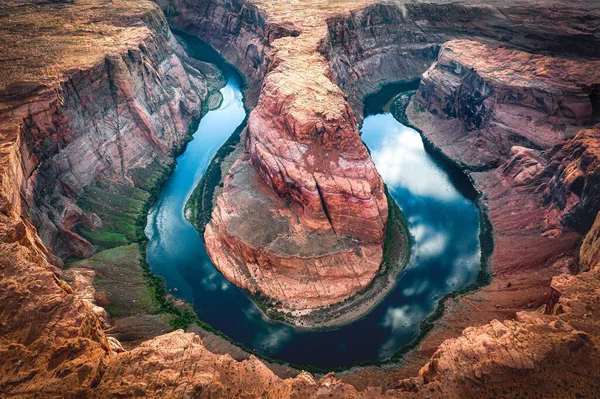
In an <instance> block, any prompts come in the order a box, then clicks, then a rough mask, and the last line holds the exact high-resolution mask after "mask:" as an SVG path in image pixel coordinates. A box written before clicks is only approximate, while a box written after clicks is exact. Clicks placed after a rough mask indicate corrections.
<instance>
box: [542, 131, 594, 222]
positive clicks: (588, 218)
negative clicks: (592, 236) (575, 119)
mask: <svg viewBox="0 0 600 399" xmlns="http://www.w3.org/2000/svg"><path fill="white" fill-rule="evenodd" d="M553 152H554V151H553ZM543 176H551V178H550V181H549V182H548V183H547V185H546V188H545V190H544V194H543V195H544V198H545V200H546V202H548V203H550V204H552V205H553V207H554V210H555V215H553V216H555V217H557V218H559V220H562V221H564V224H566V225H567V226H569V227H571V228H573V229H576V230H578V231H580V232H581V233H585V232H587V231H589V230H590V228H591V227H592V223H593V221H594V218H595V215H596V214H597V213H598V211H600V125H596V126H595V127H593V128H591V129H584V130H582V131H580V132H579V133H577V135H576V136H575V137H574V138H573V139H571V140H568V141H567V142H565V143H564V145H562V146H561V147H560V149H557V150H556V151H555V153H551V158H550V160H549V162H548V165H547V167H546V169H545V170H544V172H543Z"/></svg>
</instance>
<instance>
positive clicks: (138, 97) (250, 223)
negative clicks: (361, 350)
mask: <svg viewBox="0 0 600 399" xmlns="http://www.w3.org/2000/svg"><path fill="white" fill-rule="evenodd" d="M0 20H1V21H2V24H0V26H1V28H0V48H1V49H2V53H1V56H2V62H0V76H2V78H1V79H0V134H1V135H2V149H1V150H0V151H1V153H0V159H1V161H0V162H1V163H0V165H1V167H2V171H1V174H0V176H1V179H2V180H1V181H2V184H1V186H0V193H1V196H0V205H1V206H0V210H1V212H0V232H1V234H0V270H1V272H0V301H1V303H2V307H1V309H0V370H2V377H0V396H5V397H36V396H43V397H148V396H149V397H261V396H262V397H282V398H283V397H342V398H343V397H348V398H355V397H368V398H375V397H407V398H409V397H415V398H418V397H430V398H431V397H440V398H445V397H490V396H492V395H502V396H503V397H520V396H521V395H522V394H524V393H526V394H527V395H528V396H529V397H547V396H549V395H552V396H553V397H593V395H595V394H596V393H597V392H598V383H597V381H598V375H597V374H598V372H597V370H598V369H599V368H598V367H597V366H598V363H599V359H600V356H599V355H598V345H599V344H600V342H599V339H600V328H599V322H598V320H600V316H599V315H598V314H597V309H598V301H599V297H598V295H597V293H598V281H600V280H599V279H598V278H599V276H598V273H599V270H600V269H599V268H598V264H599V263H600V251H599V249H598V248H599V244H600V242H599V236H600V233H599V232H600V216H597V215H598V211H599V210H600V192H599V191H598V190H599V187H600V182H599V170H600V169H599V167H600V160H599V158H600V144H599V142H600V141H599V140H600V128H599V125H598V124H597V123H598V122H600V121H599V119H598V117H599V114H598V110H599V109H600V94H599V90H600V89H599V87H600V61H598V56H599V54H598V49H600V45H599V44H600V43H599V42H600V28H599V27H598V25H597V21H598V20H600V8H599V7H598V5H597V4H596V3H595V2H594V1H587V0H578V1H574V2H570V3H568V4H564V3H561V2H558V1H551V2H544V3H540V2H535V1H518V2H517V1H507V2H503V3H502V4H498V3H497V2H492V1H490V2H486V1H478V2H475V1H473V2H466V3H454V2H446V1H430V2H424V1H416V2H406V3H394V2H390V3H382V4H367V2H358V1H336V2H323V1H318V0H311V1H306V2H275V1H270V0H256V1H254V2H246V1H242V0H217V1H194V2H191V1H187V0H172V1H166V0H159V1H157V2H156V3H153V2H150V1H130V0H115V1H112V2H98V1H97V0H76V1H54V2H41V1H40V2H37V1H36V2H31V3H30V2H27V3H24V2H21V1H19V0H10V1H8V2H5V4H3V6H2V10H1V12H0ZM171 29H175V30H177V31H181V32H185V33H187V34H191V35H196V36H198V37H200V38H202V39H203V40H206V41H207V42H208V43H210V44H211V45H212V46H213V47H214V48H215V49H216V50H218V51H219V52H220V53H221V54H222V55H223V57H225V59H226V60H227V61H228V62H230V63H231V64H232V65H234V66H236V67H237V68H238V69H239V70H240V72H241V73H242V74H243V76H244V77H245V78H246V84H247V90H246V98H245V101H246V106H247V107H248V108H249V109H251V112H250V116H249V118H248V123H247V127H246V130H245V133H244V135H243V137H244V139H243V140H241V141H240V143H239V148H238V149H239V151H238V152H237V153H235V159H234V160H232V166H231V168H230V169H229V170H228V172H227V174H226V175H225V177H224V179H223V182H222V184H223V187H222V189H221V190H220V191H219V192H218V193H217V194H218V195H216V196H215V198H214V200H215V203H216V205H215V208H214V210H213V213H212V220H211V221H210V223H209V224H208V225H207V226H206V231H205V233H204V238H205V240H206V246H207V250H208V252H209V254H210V255H211V258H212V260H213V262H214V264H215V266H216V267H217V268H218V269H219V270H220V271H221V272H222V273H223V274H224V275H225V276H226V277H227V278H228V279H229V280H231V281H232V282H234V283H235V284H237V285H240V286H242V287H244V288H247V289H248V290H250V291H254V292H262V293H264V294H266V295H267V296H268V297H271V298H273V299H275V300H276V301H279V303H280V305H279V306H281V308H280V310H283V311H284V312H288V313H290V314H291V315H293V314H294V312H296V314H298V315H302V314H303V313H302V312H305V311H310V310H313V309H318V308H320V307H324V306H328V305H331V304H334V303H337V302H339V301H341V300H344V299H346V298H349V297H350V296H352V295H354V294H356V293H357V292H359V291H360V290H362V289H364V288H365V287H367V286H368V285H369V283H370V281H372V279H373V278H374V276H375V275H376V274H377V273H378V271H379V268H380V265H381V263H382V260H383V250H384V240H385V237H386V225H388V215H389V214H391V212H389V209H390V208H389V204H388V200H387V199H386V195H385V190H384V185H383V181H382V179H381V177H380V176H379V174H378V172H377V170H376V169H375V165H374V163H373V161H372V160H371V157H370V155H369V153H368V151H367V149H366V147H365V146H364V144H363V143H362V141H361V138H360V136H359V131H358V127H359V125H360V123H361V121H362V118H363V112H362V107H363V101H364V98H365V96H367V95H368V94H370V93H372V92H374V91H377V89H378V88H380V87H382V86H383V85H385V84H386V83H393V82H411V81H415V80H416V79H419V80H420V84H419V87H418V89H417V90H416V92H415V93H414V94H413V95H412V96H411V97H410V100H409V101H408V99H407V98H405V99H406V100H407V101H403V102H402V103H400V102H399V100H400V99H398V100H396V101H397V102H395V103H394V104H395V106H394V104H393V105H392V112H393V113H394V116H395V117H396V118H397V119H398V120H400V121H401V122H403V123H405V124H406V125H409V126H412V127H414V128H416V129H417V130H418V131H419V132H421V134H422V136H423V137H424V139H425V140H426V144H427V145H428V147H429V148H430V150H431V151H436V152H438V153H439V155H440V156H443V157H446V158H447V159H448V160H450V161H452V162H454V163H455V164H457V165H460V167H462V168H464V169H465V170H466V171H468V173H469V176H470V178H471V179H472V181H473V183H474V185H475V188H476V189H477V190H478V191H479V192H480V198H479V203H480V207H481V208H482V209H484V210H485V211H486V212H487V215H488V217H489V221H490V224H491V228H492V232H493V243H488V242H483V241H482V246H492V245H493V252H492V251H491V249H492V248H486V250H487V251H488V252H489V253H491V256H490V258H489V259H484V261H485V262H487V266H488V268H489V271H490V272H491V273H492V275H493V278H492V280H491V283H490V284H489V285H487V286H484V287H482V288H481V289H480V290H478V291H474V292H468V293H465V294H463V295H461V296H459V297H456V298H455V299H448V300H447V301H445V303H444V304H443V305H444V306H445V311H444V313H443V315H442V317H441V318H440V319H439V320H438V321H437V322H436V327H435V329H434V330H433V331H431V332H430V333H429V334H428V335H427V336H426V337H425V338H424V339H423V340H422V341H421V343H420V344H419V346H418V347H417V348H416V349H414V350H413V351H411V352H409V353H408V354H407V355H406V357H405V362H404V363H399V364H394V365H389V366H386V367H375V366H371V367H365V368H356V369H352V370H350V371H347V372H345V373H343V374H341V375H339V374H338V375H334V374H333V373H330V374H326V375H323V376H314V375H311V374H310V373H307V372H300V371H298V370H295V371H291V372H290V371H283V370H282V369H281V368H278V367H276V365H273V364H270V363H269V362H265V361H262V360H259V359H258V358H257V357H255V356H253V355H247V354H245V355H242V356H238V355H237V354H236V355H235V356H236V358H237V360H236V359H234V358H233V357H232V355H231V354H228V353H225V352H227V350H225V351H221V352H220V353H216V351H211V350H209V348H208V345H209V344H208V342H209V341H210V340H211V339H214V338H210V337H207V335H206V332H201V333H200V334H202V335H203V337H206V339H204V338H202V339H201V338H200V337H199V336H198V335H197V334H195V333H194V332H192V331H193V330H194V328H195V327H191V328H190V329H189V330H188V332H185V331H182V330H176V331H172V332H168V333H166V334H165V332H167V331H170V330H172V326H169V325H168V322H165V321H163V322H162V323H163V324H165V325H164V328H162V327H161V328H156V331H152V332H150V333H146V334H141V335H142V337H143V339H142V338H139V337H138V338H136V339H131V340H129V342H128V343H127V342H126V341H127V340H126V339H125V338H123V340H122V341H123V343H122V342H120V341H121V339H119V338H118V336H117V337H115V336H111V334H110V331H111V330H110V328H111V327H110V324H111V323H114V322H115V320H118V318H117V317H114V316H113V315H109V314H107V312H106V310H105V309H103V308H102V307H101V306H99V305H101V302H102V301H101V300H100V299H102V297H101V295H97V294H96V293H94V292H93V291H94V289H96V290H98V288H99V287H100V286H99V285H98V284H97V283H94V282H92V281H93V280H94V279H99V278H102V277H103V274H106V273H108V274H109V275H111V276H115V275H116V274H114V273H115V272H112V273H111V272H110V270H114V271H116V273H120V272H119V264H120V262H123V264H125V260H124V259H128V260H127V265H128V268H131V270H136V273H137V276H138V277H139V276H145V274H144V271H143V266H142V264H143V256H144V253H145V252H144V251H145V250H144V248H143V244H141V246H140V247H138V246H136V244H135V243H134V242H136V240H137V238H138V236H137V234H138V233H137V230H136V229H137V227H138V220H139V219H138V218H139V217H145V215H144V212H146V211H147V208H146V206H147V204H148V201H151V200H152V198H153V196H154V195H156V190H157V187H158V186H159V185H160V183H161V182H162V181H163V180H164V178H165V176H166V175H168V174H169V173H170V172H171V170H172V168H173V160H174V156H175V155H176V154H178V152H179V151H180V150H181V149H182V147H183V146H184V145H185V143H186V141H187V138H188V134H189V130H190V128H193V126H194V123H195V122H194V121H195V120H197V119H198V118H199V117H200V116H201V115H203V114H204V113H205V112H206V110H208V109H210V108H213V107H214V106H215V104H217V103H218V102H219V98H218V96H219V95H218V94H217V93H218V89H219V88H221V87H222V86H223V85H224V81H223V78H222V76H221V74H220V72H219V71H218V69H217V68H215V67H214V66H213V65H211V64H208V63H205V62H201V61H198V60H196V59H194V58H192V57H190V56H189V55H188V53H187V52H186V49H185V46H182V44H181V43H180V42H178V41H177V39H176V38H175V36H174V35H173V33H172V32H171ZM15 40H17V41H18V43H19V45H18V46H15V45H13V42H14V41H15ZM122 214H127V217H119V218H118V217H116V216H119V215H122ZM126 245H127V246H128V252H127V253H126V254H122V253H121V254H117V253H116V252H107V251H115V249H114V248H113V247H116V248H122V247H125V246H126ZM97 250H100V252H98V253H96V254H95V255H94V256H93V257H91V258H89V259H84V260H79V261H78V262H75V263H73V262H72V261H73V260H75V259H80V258H88V257H90V256H92V255H93V254H94V252H95V251H97ZM129 251H131V252H129ZM117 255H118V256H117ZM140 255H141V256H142V258H141V260H140ZM405 255H406V254H405ZM136 259H138V261H136ZM65 263H66V264H67V267H65ZM99 265H100V266H99ZM341 266H343V267H345V268H342V267H341ZM106 268H108V269H106ZM311 268H312V269H314V271H311ZM106 270H109V271H108V272H107V271H106ZM130 278H133V277H130ZM65 280H66V281H65ZM67 281H68V282H67ZM132 281H133V280H132ZM144 281H145V280H140V281H139V282H138V285H140V286H142V287H143V286H144ZM117 282H118V281H117ZM317 283H318V284H317ZM132 284H133V283H132ZM131 286H133V285H129V286H128V287H131ZM126 289H128V288H126ZM139 298H141V297H137V298H136V299H135V300H136V301H137V300H139ZM136 303H137V302H136ZM167 303H171V304H172V306H173V307H175V308H176V309H179V310H176V311H177V312H179V313H180V314H184V313H183V312H184V311H183V310H182V309H184V308H185V305H182V304H178V303H177V301H175V300H173V299H172V298H168V296H167ZM173 303H177V305H174V304H173ZM124 306H130V305H124ZM164 306H168V305H164ZM107 309H108V310H110V308H107ZM108 313H110V312H108ZM147 313H148V314H147V315H145V316H147V318H148V317H149V318H154V319H158V318H159V317H155V316H157V315H156V314H154V313H153V312H152V311H150V310H147ZM160 317H162V316H160ZM135 322H136V321H135V319H134V320H131V319H129V320H128V322H127V323H135ZM146 322H148V320H146ZM127 323H125V324H124V325H125V326H127V325H128V324H127ZM137 323H139V320H138V321H137ZM150 323H152V321H150ZM117 324H118V321H117ZM129 327H130V328H136V327H135V326H129ZM137 328H140V327H139V324H138V327H137ZM141 329H144V328H141ZM124 335H127V334H124ZM142 341H143V342H142ZM274 371H275V372H277V373H278V374H279V375H280V376H283V375H284V374H285V373H286V372H287V373H290V374H287V375H285V377H287V378H282V377H280V376H278V375H276V374H275V372H274Z"/></svg>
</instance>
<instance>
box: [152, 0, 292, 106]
mask: <svg viewBox="0 0 600 399" xmlns="http://www.w3.org/2000/svg"><path fill="white" fill-rule="evenodd" d="M157 3H158V4H159V5H161V7H162V9H163V11H164V12H165V15H166V16H167V18H168V20H169V23H170V24H171V26H172V27H173V28H174V29H178V30H181V31H183V32H186V33H189V34H193V35H196V36H198V37H200V38H202V39H203V40H205V41H207V42H209V43H210V44H211V46H212V47H214V48H215V49H216V50H217V51H219V53H220V54H221V55H223V57H224V58H225V59H226V60H227V61H228V62H229V63H230V64H232V65H234V66H236V67H237V68H239V70H240V71H241V72H242V74H243V76H244V77H245V78H246V80H247V82H246V83H247V90H246V93H245V94H246V101H247V105H248V106H250V107H253V106H254V105H256V102H257V100H258V95H259V92H260V86H261V84H262V80H263V78H264V76H265V74H266V72H267V71H268V70H269V68H270V67H271V59H270V57H269V52H270V51H271V50H270V46H271V42H272V41H273V40H275V39H278V38H280V37H285V36H297V35H298V34H299V32H298V31H297V30H295V29H294V28H293V26H291V25H289V24H276V23H272V22H268V21H267V19H266V16H265V13H264V11H261V10H260V9H259V8H258V7H257V6H256V5H254V4H252V3H251V2H248V1H243V0H217V1H210V0H200V1H191V0H158V1H157Z"/></svg>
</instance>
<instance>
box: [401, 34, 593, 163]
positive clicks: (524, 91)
mask: <svg viewBox="0 0 600 399" xmlns="http://www.w3.org/2000/svg"><path fill="white" fill-rule="evenodd" d="M598 81H600V62H598V61H580V60H578V61H574V60H572V59H566V58H559V57H549V56H542V55H533V54H530V53H526V52H523V51H517V50H509V49H505V48H494V47H491V46H488V45H484V44H481V43H478V42H474V41H466V40H458V41H451V42H448V43H446V44H444V46H443V47H442V49H441V50H440V54H439V57H438V59H437V61H436V62H435V63H434V64H433V65H432V67H431V68H429V70H427V71H426V72H425V73H424V74H423V78H422V80H421V85H420V87H419V90H418V91H417V94H416V95H415V97H414V102H413V107H415V108H416V109H409V114H410V115H412V116H413V117H414V119H417V118H418V117H419V116H418V115H419V114H420V113H421V112H420V111H419V110H418V109H424V110H425V112H426V113H428V114H431V115H432V118H431V119H433V120H435V119H442V120H444V121H447V122H445V128H444V131H443V132H440V133H438V136H440V140H444V141H445V142H446V143H448V145H445V147H446V148H447V151H451V152H453V155H454V157H455V158H458V159H460V160H461V162H462V163H463V164H465V165H469V166H472V167H485V166H490V165H499V163H500V162H502V161H504V160H505V159H506V155H507V154H508V153H509V150H510V148H511V147H512V146H514V145H522V146H525V147H528V148H533V149H549V148H551V147H553V146H554V145H557V144H560V143H562V142H563V141H564V140H566V139H567V138H569V137H572V136H574V134H575V133H576V132H577V131H578V130H579V129H580V128H581V126H582V125H584V124H587V123H590V122H591V121H592V119H593V106H592V101H591V98H590V93H591V92H592V91H593V89H594V87H595V85H596V84H597V82H598ZM422 123H427V122H425V121H423V122H422ZM433 123H435V122H433ZM450 130H454V132H453V133H451V132H450ZM442 135H443V136H444V137H441V136H442Z"/></svg>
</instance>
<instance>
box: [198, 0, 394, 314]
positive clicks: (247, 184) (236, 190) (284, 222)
mask: <svg viewBox="0 0 600 399" xmlns="http://www.w3.org/2000/svg"><path fill="white" fill-rule="evenodd" d="M266 6H267V7H269V5H266ZM270 10H271V9H270V8H267V11H270ZM301 18H302V16H301V15H297V16H296V20H294V21H293V22H295V24H294V26H296V27H297V28H298V29H299V30H300V31H301V32H303V34H301V35H300V36H298V37H293V36H288V37H283V38H281V39H278V40H275V41H273V42H272V50H271V52H272V54H271V56H270V58H269V62H268V64H269V65H272V67H271V68H270V69H269V70H268V72H267V74H266V76H265V78H264V82H263V85H262V91H261V95H260V97H259V100H258V104H257V106H256V108H255V109H254V110H253V111H252V113H251V115H250V117H249V120H248V128H247V129H248V130H247V139H246V143H245V148H246V151H247V154H244V155H243V156H242V157H241V158H240V159H238V161H237V162H236V164H235V165H234V166H233V167H232V168H231V170H230V172H229V176H227V178H226V179H225V182H224V188H223V191H222V193H221V196H220V197H219V199H218V201H217V206H216V208H215V210H214V213H213V220H212V222H211V223H210V224H209V225H208V226H207V228H206V232H205V240H206V244H207V250H208V252H209V254H210V256H211V259H212V260H213V263H214V264H215V265H216V266H217V268H218V269H219V270H220V271H221V272H222V273H223V274H224V275H225V277H227V278H228V279H229V280H230V281H232V282H234V283H235V284H237V285H239V286H241V287H243V288H245V289H248V290H250V291H251V292H254V293H260V294H264V295H266V296H268V297H270V298H272V299H273V300H275V301H279V302H281V304H280V305H279V308H280V309H282V310H286V311H287V310H306V309H314V308H318V307H324V306H328V305H331V304H333V303H336V302H340V301H342V300H344V299H346V298H348V297H350V296H352V295H353V294H355V293H357V292H358V291H361V290H362V289H364V288H366V287H367V286H368V285H369V283H370V282H371V281H372V279H373V278H374V277H375V275H376V273H377V272H378V270H379V267H380V264H381V261H382V253H383V241H384V235H385V226H386V222H387V200H386V198H385V193H384V188H383V182H382V180H381V177H380V176H379V174H378V173H377V171H376V170H375V166H374V164H373V162H372V161H371V159H370V156H369V154H368V152H367V150H366V148H365V147H364V145H363V143H362V142H361V140H360V137H359V133H358V126H357V123H356V119H355V118H354V115H353V114H352V111H351V109H350V107H349V105H348V103H347V102H346V100H345V98H344V96H343V94H342V93H341V91H340V90H339V88H338V87H337V86H335V85H334V84H333V83H332V82H331V81H330V80H329V79H328V78H327V75H328V74H329V71H328V66H327V63H326V62H325V60H324V59H323V58H322V57H321V56H320V55H319V54H317V53H315V49H316V46H317V41H318V40H317V38H318V37H317V38H315V36H313V35H311V34H310V32H309V31H308V29H309V28H312V26H306V25H305V24H304V23H303V22H302V19H301ZM321 22H322V23H323V28H324V19H322V20H321ZM275 23H276V22H275Z"/></svg>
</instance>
